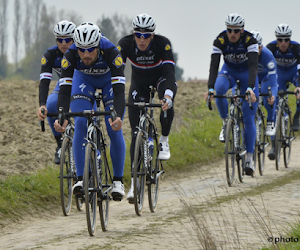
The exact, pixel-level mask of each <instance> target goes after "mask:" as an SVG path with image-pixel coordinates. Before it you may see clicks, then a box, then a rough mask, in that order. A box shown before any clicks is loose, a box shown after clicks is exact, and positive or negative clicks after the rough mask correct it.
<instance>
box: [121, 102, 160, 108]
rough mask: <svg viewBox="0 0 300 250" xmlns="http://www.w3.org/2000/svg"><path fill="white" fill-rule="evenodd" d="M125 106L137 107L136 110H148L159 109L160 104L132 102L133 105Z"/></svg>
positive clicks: (127, 104)
mask: <svg viewBox="0 0 300 250" xmlns="http://www.w3.org/2000/svg"><path fill="white" fill-rule="evenodd" d="M126 106H128V107H138V108H144V107H149V108H161V104H154V103H153V104H152V103H148V102H133V103H126Z"/></svg>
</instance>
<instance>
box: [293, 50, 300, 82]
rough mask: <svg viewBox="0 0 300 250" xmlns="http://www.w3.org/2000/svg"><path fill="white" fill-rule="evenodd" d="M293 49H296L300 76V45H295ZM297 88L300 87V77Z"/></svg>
mask: <svg viewBox="0 0 300 250" xmlns="http://www.w3.org/2000/svg"><path fill="white" fill-rule="evenodd" d="M293 47H295V50H296V58H297V70H298V75H299V76H300V44H294V45H293ZM297 87H300V77H298V85H297Z"/></svg>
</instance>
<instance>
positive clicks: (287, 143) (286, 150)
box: [283, 112, 295, 168]
mask: <svg viewBox="0 0 300 250" xmlns="http://www.w3.org/2000/svg"><path fill="white" fill-rule="evenodd" d="M284 131H285V136H284V141H283V159H284V166H285V167H286V168H287V167H288V165H289V163H290V157H291V150H292V141H293V140H294V138H295V135H294V131H292V116H291V113H290V112H289V113H287V114H286V117H285V126H284Z"/></svg>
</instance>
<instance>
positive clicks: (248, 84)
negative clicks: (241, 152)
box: [204, 13, 258, 175]
mask: <svg viewBox="0 0 300 250" xmlns="http://www.w3.org/2000/svg"><path fill="white" fill-rule="evenodd" d="M225 25H226V26H227V30H225V31H223V32H221V33H220V34H219V35H218V36H217V38H216V39H215V40H214V43H213V50H212V55H211V62H210V74H209V80H208V89H209V90H208V92H206V93H205V95H204V98H205V99H206V100H207V97H208V94H209V93H213V92H214V88H215V89H216V94H217V95H224V94H226V92H227V91H228V90H229V89H230V88H233V87H234V86H235V84H236V80H240V84H241V85H240V88H241V94H245V93H246V92H247V93H250V99H251V102H252V103H253V110H251V109H250V107H249V104H248V101H247V100H248V98H247V97H246V100H244V101H243V104H242V110H243V119H244V124H245V135H244V136H245V143H246V150H247V158H246V165H245V173H246V174H247V175H252V174H253V172H254V171H255V169H254V164H253V152H254V145H255V135H256V129H255V122H254V117H255V112H256V109H257V102H256V96H258V79H257V65H258V63H257V61H258V44H257V41H256V39H255V38H254V37H253V35H252V34H251V33H250V32H248V31H246V30H244V25H245V20H244V18H243V17H242V16H241V15H239V14H237V13H233V14H230V15H228V16H227V18H226V20H225ZM221 54H223V58H224V64H223V66H222V69H221V71H220V72H219V73H218V68H219V64H220V57H221ZM216 104H217V107H218V110H219V113H220V116H221V118H222V119H223V127H222V130H221V133H220V137H219V139H220V141H221V142H225V131H226V128H225V126H226V118H227V114H228V101H227V99H223V98H218V99H216Z"/></svg>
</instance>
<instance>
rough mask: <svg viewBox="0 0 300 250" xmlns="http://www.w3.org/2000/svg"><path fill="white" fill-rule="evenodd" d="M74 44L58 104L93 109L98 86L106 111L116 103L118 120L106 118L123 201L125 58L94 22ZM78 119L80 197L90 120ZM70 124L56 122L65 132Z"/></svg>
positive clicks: (116, 192) (78, 32)
mask: <svg viewBox="0 0 300 250" xmlns="http://www.w3.org/2000/svg"><path fill="white" fill-rule="evenodd" d="M74 43H75V44H73V45H71V46H70V48H69V50H68V51H67V52H66V53H65V55H64V57H63V59H62V62H61V67H62V72H61V78H60V80H59V84H60V91H59V94H58V101H57V107H63V109H64V110H69V104H70V108H71V110H72V111H73V112H81V111H83V110H88V109H92V107H93V104H94V101H95V97H94V93H95V91H96V89H102V96H103V104H104V107H105V110H106V111H109V108H110V106H111V105H113V104H114V107H115V110H116V112H117V119H116V120H115V121H114V122H112V120H111V118H109V119H108V117H105V124H106V127H107V133H108V135H109V137H110V141H111V144H110V154H111V159H112V165H113V173H114V177H113V189H112V192H111V194H112V196H113V198H114V199H115V200H120V199H122V198H123V196H124V195H125V192H124V185H123V172H124V163H125V140H124V137H123V132H122V129H121V128H122V117H123V114H124V110H125V77H124V72H123V69H122V63H123V62H122V57H121V55H120V53H119V51H118V50H117V48H116V47H115V45H113V44H112V43H111V42H110V41H109V40H108V39H107V38H105V37H104V36H102V34H101V31H100V29H99V27H98V26H97V25H95V24H93V23H89V22H85V23H82V24H81V25H79V26H78V27H77V28H76V29H75V33H74ZM70 101H71V103H70ZM74 120H75V132H74V138H73V151H74V160H75V166H76V171H77V175H78V182H77V183H75V185H74V186H73V193H74V194H75V195H76V196H78V197H80V196H82V193H81V190H82V187H83V181H82V179H83V169H84V159H85V149H84V147H83V146H82V145H83V144H84V142H85V139H84V137H85V135H86V132H87V119H86V118H85V117H75V118H74ZM67 123H68V121H67V120H65V121H64V123H63V125H62V126H61V125H60V124H59V123H58V120H56V121H55V124H54V125H55V128H56V130H57V131H59V132H62V131H64V129H65V128H66V125H67Z"/></svg>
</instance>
